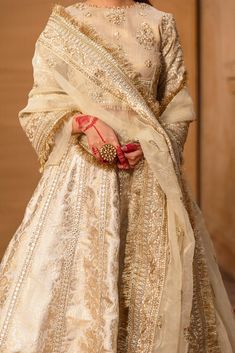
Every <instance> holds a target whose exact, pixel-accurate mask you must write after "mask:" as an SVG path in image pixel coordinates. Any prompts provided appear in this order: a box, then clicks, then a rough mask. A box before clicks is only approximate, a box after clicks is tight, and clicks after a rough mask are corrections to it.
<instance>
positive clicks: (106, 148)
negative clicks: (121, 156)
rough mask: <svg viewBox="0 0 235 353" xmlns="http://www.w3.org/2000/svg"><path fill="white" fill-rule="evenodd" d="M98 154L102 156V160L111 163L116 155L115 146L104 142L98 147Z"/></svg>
mask: <svg viewBox="0 0 235 353" xmlns="http://www.w3.org/2000/svg"><path fill="white" fill-rule="evenodd" d="M99 152H100V155H101V157H102V158H103V160H105V161H107V162H109V163H113V162H114V160H115V158H116V157H117V151H116V147H115V146H114V145H112V144H111V143H105V144H104V145H103V146H102V147H101V148H100V149H99Z"/></svg>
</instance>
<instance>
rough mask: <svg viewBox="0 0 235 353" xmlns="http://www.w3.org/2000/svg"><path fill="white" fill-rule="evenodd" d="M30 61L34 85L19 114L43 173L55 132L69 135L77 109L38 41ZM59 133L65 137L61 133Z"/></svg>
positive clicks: (51, 148)
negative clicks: (62, 131)
mask: <svg viewBox="0 0 235 353" xmlns="http://www.w3.org/2000/svg"><path fill="white" fill-rule="evenodd" d="M32 64H33V76H34V84H33V87H32V89H31V91H30V92H29V95H28V98H29V99H28V104H27V106H26V107H25V108H24V109H23V110H21V111H20V112H19V115H18V117H19V121H20V124H21V126H22V128H23V130H24V131H25V133H26V135H27V137H28V138H29V141H30V142H31V143H32V146H33V147H34V149H35V151H36V153H37V155H38V159H39V162H40V167H41V168H40V172H42V171H43V169H44V166H45V163H46V162H47V160H48V157H49V155H50V153H51V151H52V150H53V147H54V145H55V138H56V136H57V134H58V133H59V132H61V130H62V129H65V128H67V131H68V134H70V135H71V129H72V123H71V119H72V117H73V116H74V114H76V113H79V111H78V110H77V109H75V108H74V105H73V103H72V102H71V101H70V99H69V97H68V96H67V95H66V93H65V92H64V91H63V90H62V89H61V88H60V87H59V85H58V84H57V83H56V81H55V80H54V78H53V74H52V68H53V64H52V63H48V62H47V61H46V60H45V59H44V58H43V55H42V54H41V53H40V49H39V46H38V45H37V43H36V48H35V53H34V56H33V60H32ZM68 126H69V128H68ZM62 136H63V138H64V134H62ZM68 137H69V136H68Z"/></svg>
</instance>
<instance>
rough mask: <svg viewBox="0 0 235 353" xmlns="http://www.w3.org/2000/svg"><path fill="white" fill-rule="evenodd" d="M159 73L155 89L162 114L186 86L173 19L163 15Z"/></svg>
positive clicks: (185, 74) (184, 71) (180, 50)
mask: <svg viewBox="0 0 235 353" xmlns="http://www.w3.org/2000/svg"><path fill="white" fill-rule="evenodd" d="M160 35H161V56H160V60H161V71H160V77H159V82H158V87H157V99H158V101H159V102H160V106H161V109H160V111H161V112H160V114H162V113H163V111H164V110H165V108H166V107H167V105H168V104H169V103H170V102H171V100H172V99H173V97H175V95H176V94H177V93H178V92H179V91H180V90H181V89H182V88H183V87H185V85H186V81H187V71H186V68H185V64H184V58H183V51H182V47H181V43H180V39H179V34H178V31H177V27H176V23H175V19H174V17H173V16H172V15H171V14H164V15H163V16H162V20H161V24H160Z"/></svg>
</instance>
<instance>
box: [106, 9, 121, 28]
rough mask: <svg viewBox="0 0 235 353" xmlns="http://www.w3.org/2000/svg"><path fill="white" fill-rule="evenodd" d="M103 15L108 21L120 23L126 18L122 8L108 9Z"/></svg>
mask: <svg viewBox="0 0 235 353" xmlns="http://www.w3.org/2000/svg"><path fill="white" fill-rule="evenodd" d="M105 17H106V18H107V19H108V21H109V22H111V23H113V24H115V25H120V24H122V23H123V22H125V20H126V12H125V10H124V9H122V8H115V9H110V10H108V11H107V12H106V13H105Z"/></svg>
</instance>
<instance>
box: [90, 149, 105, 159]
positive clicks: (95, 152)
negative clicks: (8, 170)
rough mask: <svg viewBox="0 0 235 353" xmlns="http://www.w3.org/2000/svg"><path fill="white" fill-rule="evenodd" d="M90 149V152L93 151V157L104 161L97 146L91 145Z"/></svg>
mask: <svg viewBox="0 0 235 353" xmlns="http://www.w3.org/2000/svg"><path fill="white" fill-rule="evenodd" d="M91 150H92V153H93V155H94V157H95V158H96V159H97V160H98V161H99V162H105V161H104V160H103V158H102V157H101V155H100V152H99V150H98V148H97V147H96V146H95V145H93V146H91Z"/></svg>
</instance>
